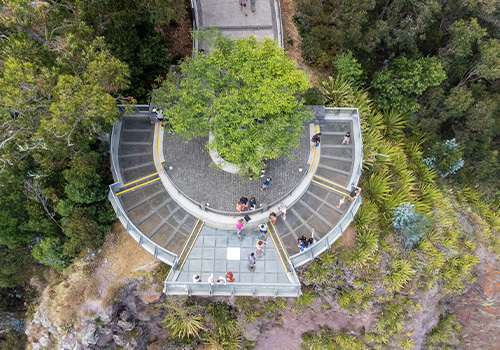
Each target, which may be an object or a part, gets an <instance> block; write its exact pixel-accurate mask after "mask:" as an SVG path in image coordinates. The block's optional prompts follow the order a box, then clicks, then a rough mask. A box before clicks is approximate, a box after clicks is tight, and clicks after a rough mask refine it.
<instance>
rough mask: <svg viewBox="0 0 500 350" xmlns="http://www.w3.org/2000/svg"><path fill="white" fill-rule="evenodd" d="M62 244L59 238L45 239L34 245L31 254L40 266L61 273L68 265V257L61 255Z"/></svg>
mask: <svg viewBox="0 0 500 350" xmlns="http://www.w3.org/2000/svg"><path fill="white" fill-rule="evenodd" d="M63 244H64V242H63V240H62V239H61V238H60V237H46V238H44V239H42V240H40V241H38V242H37V243H36V244H35V246H34V247H33V250H32V251H31V253H32V254H33V257H34V258H35V259H37V260H38V261H40V262H41V263H42V264H44V265H48V266H52V267H55V268H56V269H57V270H58V271H62V270H64V268H65V267H66V265H67V264H68V257H67V256H65V255H64V253H63Z"/></svg>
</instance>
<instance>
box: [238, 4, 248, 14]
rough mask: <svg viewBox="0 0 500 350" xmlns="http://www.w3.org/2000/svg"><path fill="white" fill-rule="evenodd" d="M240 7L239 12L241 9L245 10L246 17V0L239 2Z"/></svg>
mask: <svg viewBox="0 0 500 350" xmlns="http://www.w3.org/2000/svg"><path fill="white" fill-rule="evenodd" d="M240 7H241V11H243V8H245V16H248V13H247V0H240Z"/></svg>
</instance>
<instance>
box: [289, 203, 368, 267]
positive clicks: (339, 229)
mask: <svg viewBox="0 0 500 350" xmlns="http://www.w3.org/2000/svg"><path fill="white" fill-rule="evenodd" d="M362 203H363V200H362V198H361V195H358V198H356V199H355V200H354V201H353V203H352V205H351V206H350V207H349V209H348V211H347V212H346V213H345V214H344V216H343V217H342V219H341V220H340V221H339V222H338V223H337V225H335V226H334V227H333V228H332V229H331V230H330V232H328V233H327V234H326V236H324V237H323V238H321V239H320V240H319V241H317V242H316V243H314V244H313V245H312V246H310V247H309V248H307V249H305V250H303V251H301V252H299V253H297V254H295V255H292V256H291V257H290V262H291V263H292V265H293V267H294V268H296V267H299V266H301V265H304V264H305V263H307V262H309V261H311V260H313V259H314V258H315V257H317V256H318V255H320V254H321V253H323V252H324V251H325V250H327V249H328V248H330V246H331V245H332V244H333V243H335V241H336V240H337V239H338V238H339V237H340V236H342V234H343V233H344V230H345V229H346V228H347V226H349V224H350V223H351V222H352V221H353V220H354V215H355V214H356V212H357V211H358V209H359V206H360V205H361V204H362Z"/></svg>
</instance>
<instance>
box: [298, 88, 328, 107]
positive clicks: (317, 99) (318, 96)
mask: <svg viewBox="0 0 500 350" xmlns="http://www.w3.org/2000/svg"><path fill="white" fill-rule="evenodd" d="M302 99H303V101H304V105H306V106H307V105H317V106H320V105H324V104H325V99H324V98H323V94H322V93H321V91H320V90H319V89H318V88H317V87H312V88H310V89H308V90H307V91H306V92H305V93H304V94H303V95H302Z"/></svg>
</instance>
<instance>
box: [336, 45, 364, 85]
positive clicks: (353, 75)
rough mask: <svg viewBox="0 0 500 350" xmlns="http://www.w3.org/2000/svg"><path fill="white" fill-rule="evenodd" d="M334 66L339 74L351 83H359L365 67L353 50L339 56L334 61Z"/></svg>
mask: <svg viewBox="0 0 500 350" xmlns="http://www.w3.org/2000/svg"><path fill="white" fill-rule="evenodd" d="M333 68H334V70H335V72H336V73H337V75H339V76H341V77H343V78H344V79H346V80H347V81H349V82H350V83H359V82H360V80H361V77H362V75H363V69H362V68H361V64H359V63H358V60H357V59H356V58H355V57H354V56H353V54H352V52H351V51H349V50H348V51H347V52H344V53H342V54H341V55H339V56H337V57H336V58H335V60H334V61H333Z"/></svg>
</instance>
